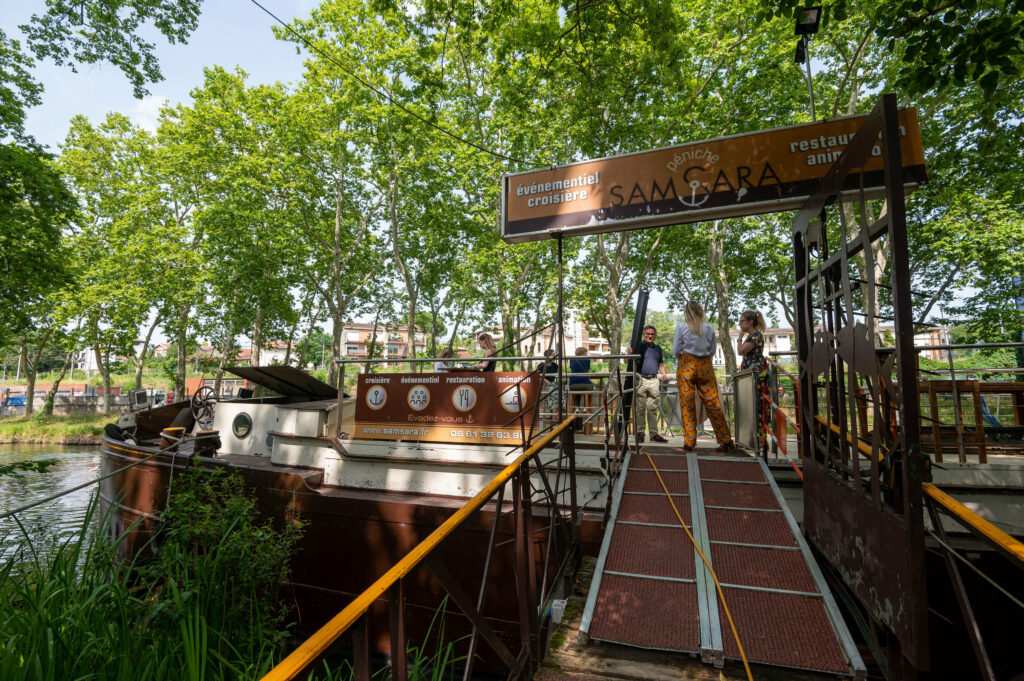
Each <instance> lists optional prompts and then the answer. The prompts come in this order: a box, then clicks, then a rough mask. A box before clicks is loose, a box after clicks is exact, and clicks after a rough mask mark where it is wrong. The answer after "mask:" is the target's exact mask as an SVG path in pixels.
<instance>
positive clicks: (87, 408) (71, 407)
mask: <svg viewBox="0 0 1024 681" xmlns="http://www.w3.org/2000/svg"><path fill="white" fill-rule="evenodd" d="M45 404H46V399H45V398H43V397H42V396H39V397H36V398H35V400H34V401H33V403H32V405H33V407H35V412H36V413H37V414H38V413H40V412H42V411H43V405H45ZM110 411H111V412H112V413H115V414H120V413H122V412H126V411H128V396H127V395H111V396H110ZM53 413H54V415H56V416H70V415H73V414H102V413H103V397H102V396H101V395H75V396H74V397H65V396H60V395H58V396H57V397H54V398H53ZM24 415H25V407H0V418H8V417H12V416H24Z"/></svg>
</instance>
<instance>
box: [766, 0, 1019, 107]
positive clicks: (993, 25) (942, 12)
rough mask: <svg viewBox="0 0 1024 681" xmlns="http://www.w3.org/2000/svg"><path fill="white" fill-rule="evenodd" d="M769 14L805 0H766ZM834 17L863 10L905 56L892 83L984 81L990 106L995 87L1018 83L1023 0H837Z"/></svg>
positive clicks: (790, 14) (916, 89)
mask: <svg viewBox="0 0 1024 681" xmlns="http://www.w3.org/2000/svg"><path fill="white" fill-rule="evenodd" d="M760 4H761V7H762V10H763V12H764V13H765V14H766V15H768V16H785V17H787V18H791V19H793V18H795V17H796V14H797V12H799V10H800V8H801V7H804V6H806V3H805V2H803V0H783V1H782V2H778V1H770V0H761V3H760ZM826 9H827V10H828V11H827V12H826V13H825V19H824V21H823V22H822V27H821V30H823V31H825V30H827V29H829V28H830V25H829V19H830V18H834V19H835V20H836V21H842V20H845V19H847V18H848V17H850V16H852V15H857V14H862V15H864V16H865V17H866V18H867V19H868V20H869V22H870V24H871V26H872V27H873V30H874V32H875V33H876V34H877V36H878V40H879V41H880V43H881V44H882V45H884V46H885V48H886V49H887V50H888V51H889V52H890V53H895V54H897V55H898V58H899V60H900V61H901V66H900V68H899V71H898V74H897V78H896V80H895V82H894V83H893V86H894V87H895V88H896V89H898V90H903V91H907V92H908V93H909V94H911V95H922V94H926V93H928V92H933V91H937V90H943V89H946V88H948V87H962V86H964V85H966V84H967V83H968V82H972V81H976V82H978V83H979V84H980V86H981V88H982V91H983V92H984V95H985V97H986V99H987V100H989V110H990V112H992V111H994V110H995V103H994V102H993V101H992V100H993V99H995V98H996V97H997V95H1005V94H1008V93H1010V92H1011V91H1012V89H1013V88H1014V87H1015V83H1018V82H1019V79H1020V76H1021V73H1022V68H1024V50H1022V46H1024V2H1021V0H1010V1H1006V2H1004V1H1002V0H967V1H965V2H947V1H945V0H890V1H888V2H864V1H863V0H837V1H836V2H833V3H832V4H831V5H829V6H828V7H827V8H826Z"/></svg>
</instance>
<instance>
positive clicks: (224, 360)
mask: <svg viewBox="0 0 1024 681" xmlns="http://www.w3.org/2000/svg"><path fill="white" fill-rule="evenodd" d="M234 347H235V337H234V336H228V340H227V342H226V343H224V345H223V347H221V349H220V362H219V363H218V364H217V375H216V377H214V379H213V393H214V394H215V395H218V396H219V395H220V383H221V380H222V379H223V378H224V370H225V369H226V368H227V366H228V360H229V359H230V357H231V350H232V349H234Z"/></svg>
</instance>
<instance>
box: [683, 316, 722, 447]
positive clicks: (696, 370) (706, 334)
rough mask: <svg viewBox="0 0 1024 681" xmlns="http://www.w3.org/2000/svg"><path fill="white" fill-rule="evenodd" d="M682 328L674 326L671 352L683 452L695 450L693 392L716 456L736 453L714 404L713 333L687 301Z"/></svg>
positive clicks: (719, 409)
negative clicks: (715, 442) (712, 434)
mask: <svg viewBox="0 0 1024 681" xmlns="http://www.w3.org/2000/svg"><path fill="white" fill-rule="evenodd" d="M683 319H684V320H685V322H684V323H682V324H677V325H676V334H675V338H674V339H673V340H672V352H673V354H675V356H676V359H677V360H678V362H679V364H678V366H677V368H676V379H677V380H678V382H679V410H680V412H682V414H683V450H684V451H687V452H692V451H693V450H694V448H695V447H696V446H697V414H696V411H697V409H696V406H695V405H694V390H696V392H697V394H698V395H700V399H701V401H702V402H703V403H704V409H705V410H707V412H708V418H710V419H711V426H712V428H714V430H715V439H716V440H718V449H717V450H716V451H719V452H731V451H733V450H735V449H736V445H735V444H733V441H732V433H731V432H730V431H729V424H728V423H726V421H725V414H724V413H723V412H722V405H721V403H720V402H719V401H718V380H717V379H716V378H715V370H714V368H712V366H711V355H713V354H714V352H715V330H714V329H713V328H712V327H711V325H710V324H708V323H706V322H705V321H704V308H703V307H701V306H700V303H698V302H697V301H695V300H691V301H690V302H688V303H687V304H686V307H685V308H684V309H683Z"/></svg>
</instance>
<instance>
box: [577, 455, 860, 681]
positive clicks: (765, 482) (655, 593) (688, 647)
mask: <svg viewBox="0 0 1024 681" xmlns="http://www.w3.org/2000/svg"><path fill="white" fill-rule="evenodd" d="M652 464H653V465H652ZM659 476H660V480H659ZM662 481H663V482H664V487H663V486H662ZM665 488H667V490H668V493H669V494H671V498H672V500H673V502H674V503H675V507H676V509H673V507H672V504H670V503H669V500H668V495H666V491H665ZM677 510H678V513H679V516H681V517H682V520H683V521H684V522H685V523H686V525H687V526H688V527H689V529H690V532H691V533H692V535H693V541H691V539H690V537H689V536H688V535H687V531H686V530H685V529H684V528H683V526H682V525H681V524H680V522H679V517H677V514H676V513H677ZM694 541H695V542H697V544H698V545H699V546H700V548H701V550H702V551H703V553H704V556H705V557H706V558H707V560H708V562H709V563H710V565H711V570H709V569H708V567H707V565H705V563H704V561H703V560H702V559H701V557H700V556H699V555H698V553H697V551H696V550H695V548H694V544H693V542H694ZM712 570H713V571H714V574H717V576H718V580H719V583H720V586H721V593H722V594H723V595H724V597H725V604H726V606H728V609H729V612H730V613H731V615H732V620H733V623H734V625H735V629H736V634H737V635H738V638H739V640H740V643H741V644H742V648H743V650H744V652H745V653H746V657H747V659H748V660H749V661H750V662H751V663H760V664H766V665H774V666H778V667H785V668H791V669H803V670H809V671H815V672H819V673H820V672H825V673H827V674H835V675H836V676H844V677H852V678H863V677H864V675H865V667H864V663H863V661H862V660H861V657H860V655H859V653H858V652H857V649H856V646H855V644H854V642H853V639H852V637H851V636H850V633H849V630H848V629H847V627H846V625H845V623H844V622H843V619H842V615H841V613H840V611H839V608H838V606H837V605H836V602H835V600H834V599H833V597H832V594H831V593H830V592H829V589H828V586H827V585H826V583H825V580H824V577H823V575H822V574H821V572H820V571H819V569H818V566H817V564H816V563H815V562H814V558H813V556H812V555H811V552H810V549H809V547H808V546H807V544H806V542H805V541H804V539H803V536H802V535H801V533H800V530H799V528H798V526H797V523H796V520H794V518H793V516H792V514H791V513H790V512H789V509H788V508H787V507H786V505H785V503H784V501H783V499H782V495H781V493H780V491H779V488H778V486H777V485H776V484H775V481H774V480H773V479H772V476H771V474H770V472H769V470H768V468H767V466H766V465H765V464H764V463H763V462H762V461H761V460H760V459H756V458H752V457H742V456H727V457H723V456H715V455H714V454H713V453H711V452H707V453H701V452H700V451H699V450H698V451H696V452H690V453H679V454H675V453H671V454H665V453H659V454H654V453H650V454H648V453H647V452H646V451H645V450H641V451H640V452H630V453H629V454H627V456H626V458H625V460H624V462H623V470H622V473H621V475H620V477H619V480H618V484H617V487H616V489H615V492H614V496H613V498H612V509H611V514H610V519H609V525H608V528H607V530H606V531H605V536H604V542H603V544H602V547H601V553H600V555H599V557H598V561H597V567H596V570H595V574H594V581H593V584H592V585H591V589H590V593H589V595H588V599H587V604H586V607H585V609H584V612H583V618H582V621H581V623H580V636H581V638H583V639H587V638H589V639H593V640H597V641H604V642H609V643H619V644H625V645H629V646H635V647H638V648H645V649H653V650H664V651H678V652H682V653H691V654H697V655H699V656H700V658H701V660H702V661H703V662H705V663H707V664H712V665H714V666H715V667H719V668H720V667H722V666H723V665H724V663H725V659H726V658H728V659H734V660H739V659H740V658H741V654H740V648H739V646H737V643H736V637H737V635H734V633H733V630H732V628H731V627H730V625H729V617H728V616H727V615H726V613H725V610H724V608H723V604H722V602H721V598H720V597H719V593H718V590H717V589H716V586H715V582H714V577H713V574H712Z"/></svg>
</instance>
